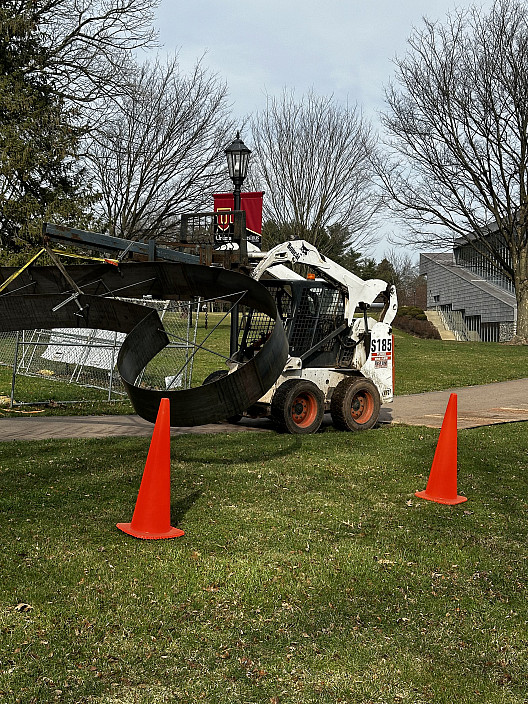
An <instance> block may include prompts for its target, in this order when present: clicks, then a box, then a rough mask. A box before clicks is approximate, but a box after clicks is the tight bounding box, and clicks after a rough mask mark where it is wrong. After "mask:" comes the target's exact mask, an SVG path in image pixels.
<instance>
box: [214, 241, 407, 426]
mask: <svg viewBox="0 0 528 704" xmlns="http://www.w3.org/2000/svg"><path fill="white" fill-rule="evenodd" d="M253 256H254V257H255V258H257V257H258V260H257V261H258V264H257V266H256V268H255V269H254V270H253V272H252V276H253V278H255V279H259V280H260V282H261V283H262V284H263V285H265V286H266V287H267V288H268V289H269V291H270V293H271V294H272V295H273V297H274V298H275V301H276V304H277V309H278V311H279V314H280V318H281V320H282V323H283V325H284V327H285V330H286V334H287V337H288V342H289V358H288V360H287V362H286V365H285V367H284V369H283V371H282V373H281V375H280V376H279V378H278V379H277V380H276V382H275V383H274V385H273V386H272V387H271V389H269V391H268V392H267V393H266V394H265V395H264V396H262V398H260V399H259V401H258V402H257V403H256V404H254V405H253V406H251V408H248V409H246V411H245V413H244V415H247V416H249V417H271V418H272V419H273V420H274V421H275V422H276V424H277V425H278V426H279V428H280V429H281V430H283V431H285V432H290V433H314V432H316V431H317V430H318V429H319V427H320V425H321V423H322V421H323V416H324V414H325V412H327V411H329V412H330V414H331V417H332V422H333V424H334V426H335V427H336V428H338V429H340V430H367V429H369V428H372V427H373V426H374V425H375V424H376V423H377V421H378V417H379V413H380V408H381V404H382V403H390V402H391V401H392V398H393V389H394V379H393V376H394V345H393V336H392V328H391V323H392V320H393V318H394V316H395V315H396V311H397V307H398V304H397V298H396V291H395V289H394V287H393V286H389V285H388V284H387V283H386V282H385V281H381V280H379V279H371V280H368V281H363V280H362V279H360V278H359V277H357V276H355V275H354V274H352V273H351V272H350V271H348V270H347V269H345V268H344V267H342V266H340V265H339V264H336V263H335V262H333V261H331V260H330V259H328V258H327V257H325V256H323V255H322V254H320V253H319V252H318V250H317V249H316V248H315V247H314V246H313V245H311V244H310V243H308V242H305V241H304V240H294V241H291V242H286V243H284V244H281V245H278V246H277V247H274V248H273V249H272V250H270V251H269V252H266V253H260V252H258V253H253ZM297 263H298V264H303V265H305V266H306V267H309V268H310V270H311V271H312V272H314V273H312V274H308V278H305V277H303V276H301V275H299V274H297V273H296V272H295V271H293V270H292V269H291V268H289V266H287V265H291V264H297ZM376 308H378V309H379V315H378V316H377V318H378V319H375V318H373V317H371V316H369V315H368V311H369V310H371V309H376ZM273 324H274V321H272V320H271V319H270V318H268V317H267V316H265V315H264V314H263V313H260V312H258V311H254V310H251V309H250V310H246V311H244V313H243V314H242V315H241V317H240V321H239V324H238V326H237V336H236V340H237V345H236V350H232V354H231V361H230V363H229V366H230V370H229V371H232V370H235V369H236V368H238V367H239V366H240V365H242V364H245V363H246V362H248V361H249V360H250V359H251V358H252V357H253V355H254V354H255V353H256V352H257V351H258V349H259V348H260V346H261V345H263V344H264V342H265V341H266V340H267V338H268V337H269V335H270V334H271V331H272V327H273ZM229 371H228V370H219V371H218V372H215V373H214V375H212V376H215V377H216V375H217V374H226V373H229ZM209 380H210V381H212V380H213V379H212V378H210V379H209ZM229 420H230V421H232V422H233V421H236V420H239V417H237V418H230V419H229Z"/></svg>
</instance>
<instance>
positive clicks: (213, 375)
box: [202, 369, 243, 425]
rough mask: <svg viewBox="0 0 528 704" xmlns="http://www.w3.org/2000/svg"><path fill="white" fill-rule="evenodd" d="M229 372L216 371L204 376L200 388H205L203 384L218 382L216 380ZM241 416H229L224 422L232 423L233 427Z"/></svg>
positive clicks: (224, 370)
mask: <svg viewBox="0 0 528 704" xmlns="http://www.w3.org/2000/svg"><path fill="white" fill-rule="evenodd" d="M228 374H229V372H228V371H227V369H217V370H216V371H214V372H211V374H209V376H206V377H205V379H204V380H203V381H202V386H205V384H212V382H213V381H218V379H223V378H224V376H227V375H228ZM242 418H243V416H242V414H237V415H236V416H229V418H226V421H227V422H228V423H233V425H236V424H237V423H239V422H240V421H241V420H242Z"/></svg>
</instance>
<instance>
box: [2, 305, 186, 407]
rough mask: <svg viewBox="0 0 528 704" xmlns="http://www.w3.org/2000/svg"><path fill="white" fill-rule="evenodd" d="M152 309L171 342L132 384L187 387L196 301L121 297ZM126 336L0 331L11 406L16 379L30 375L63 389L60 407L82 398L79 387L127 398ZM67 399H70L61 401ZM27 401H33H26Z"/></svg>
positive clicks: (72, 330) (79, 330)
mask: <svg viewBox="0 0 528 704" xmlns="http://www.w3.org/2000/svg"><path fill="white" fill-rule="evenodd" d="M120 300H125V301H129V302H131V303H136V304H139V305H145V306H148V307H150V308H155V309H156V310H157V311H158V314H159V316H160V318H161V320H162V322H163V326H164V328H165V331H166V332H167V335H168V337H169V339H170V341H171V342H170V344H169V345H168V346H167V347H166V348H165V349H164V350H162V351H161V352H160V353H159V354H158V355H156V357H155V358H154V359H152V360H151V361H150V362H149V364H148V365H147V366H146V367H145V368H144V369H143V371H142V372H141V374H140V376H139V378H138V380H137V382H136V383H140V384H141V385H142V386H144V387H146V388H153V389H161V390H165V389H169V388H171V389H178V388H189V387H190V385H191V378H192V368H193V359H194V350H195V348H196V335H197V328H198V319H199V315H200V301H197V302H186V301H158V300H153V299H148V298H144V299H131V298H120ZM124 338H125V334H124V333H119V332H112V331H108V330H92V329H88V328H54V329H52V330H43V329H40V330H20V331H17V332H8V333H0V365H2V366H3V367H9V368H11V370H12V381H11V391H10V404H11V407H13V405H24V404H22V403H19V402H16V401H15V399H16V397H17V383H18V382H19V380H20V377H34V378H40V379H43V380H44V379H45V380H47V381H53V382H60V383H62V384H63V385H67V386H68V388H69V390H71V393H66V394H65V392H64V390H62V391H61V394H60V396H61V403H64V402H70V403H79V402H80V401H83V400H85V397H84V395H83V394H82V393H81V392H82V390H83V389H86V388H90V389H98V390H100V391H101V392H103V393H101V394H98V399H99V400H106V401H115V400H119V399H123V398H126V392H125V390H124V387H123V384H122V382H121V379H120V377H119V373H118V372H117V368H116V364H117V357H118V354H119V350H120V347H121V344H122V342H123V340H124ZM65 395H66V396H67V397H68V398H67V399H65ZM27 403H31V402H30V401H27Z"/></svg>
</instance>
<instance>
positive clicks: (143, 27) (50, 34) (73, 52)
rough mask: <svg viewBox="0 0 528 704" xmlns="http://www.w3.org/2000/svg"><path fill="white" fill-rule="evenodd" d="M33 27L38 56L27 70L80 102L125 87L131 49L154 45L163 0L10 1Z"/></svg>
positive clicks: (13, 9) (70, 99)
mask: <svg viewBox="0 0 528 704" xmlns="http://www.w3.org/2000/svg"><path fill="white" fill-rule="evenodd" d="M5 2H6V3H7V4H8V5H10V6H12V13H13V15H15V16H19V17H20V18H23V21H24V22H27V23H28V24H30V25H32V26H34V27H35V28H36V30H37V39H38V43H39V45H40V52H39V54H38V60H37V61H34V62H33V63H32V64H30V65H28V66H26V69H25V70H26V72H37V73H39V74H44V75H46V76H47V77H48V79H49V84H50V88H51V89H52V90H53V92H54V93H57V94H59V95H60V96H61V97H62V98H65V99H67V100H68V101H70V102H73V103H75V104H87V103H91V102H93V101H94V100H96V99H97V98H101V97H103V96H106V95H112V94H115V93H116V92H120V89H121V86H123V84H124V82H125V81H124V77H125V75H126V71H127V69H128V68H130V67H131V66H132V63H131V59H130V55H131V51H132V50H135V49H138V48H140V47H148V46H154V44H155V40H156V32H155V31H154V29H153V26H152V22H153V8H154V7H155V6H156V5H157V4H158V0H5Z"/></svg>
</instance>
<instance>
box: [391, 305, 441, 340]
mask: <svg viewBox="0 0 528 704" xmlns="http://www.w3.org/2000/svg"><path fill="white" fill-rule="evenodd" d="M392 324H393V325H394V327H396V328H398V330H403V332H408V333H409V334H410V335H414V336H415V337H421V338H424V339H428V340H440V339H441V337H440V333H439V332H438V330H437V329H436V328H435V326H434V325H433V324H432V323H430V322H429V321H428V320H427V316H426V315H425V313H424V311H423V310H422V309H421V308H417V307H416V306H401V307H400V308H398V314H397V315H396V317H395V318H394V320H393V323H392Z"/></svg>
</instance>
